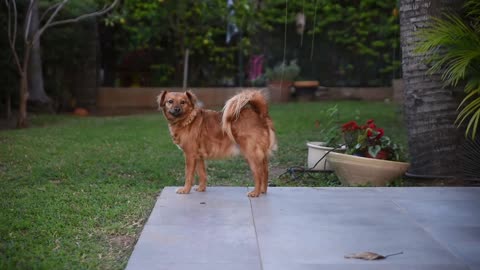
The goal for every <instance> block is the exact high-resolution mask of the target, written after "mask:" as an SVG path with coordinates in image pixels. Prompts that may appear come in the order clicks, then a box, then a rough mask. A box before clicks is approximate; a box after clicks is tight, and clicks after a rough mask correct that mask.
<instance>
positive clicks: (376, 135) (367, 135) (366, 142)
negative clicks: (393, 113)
mask: <svg viewBox="0 0 480 270" xmlns="http://www.w3.org/2000/svg"><path fill="white" fill-rule="evenodd" d="M342 133H343V139H344V140H345V144H346V146H347V153H348V154H351V155H356V156H362V157H368V158H378V159H388V160H399V159H400V151H401V148H400V147H399V146H398V145H397V144H395V143H393V142H392V141H391V140H390V138H389V137H387V136H385V132H384V130H383V128H379V127H377V125H376V124H375V121H374V120H373V119H370V120H368V121H367V123H366V124H365V125H362V126H359V125H358V124H357V122H355V121H350V122H347V123H345V124H343V125H342Z"/></svg>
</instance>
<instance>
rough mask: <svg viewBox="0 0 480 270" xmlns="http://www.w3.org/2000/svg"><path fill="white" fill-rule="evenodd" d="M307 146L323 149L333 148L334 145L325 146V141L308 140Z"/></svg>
mask: <svg viewBox="0 0 480 270" xmlns="http://www.w3.org/2000/svg"><path fill="white" fill-rule="evenodd" d="M307 146H308V147H312V148H315V149H321V150H333V147H330V146H325V142H307Z"/></svg>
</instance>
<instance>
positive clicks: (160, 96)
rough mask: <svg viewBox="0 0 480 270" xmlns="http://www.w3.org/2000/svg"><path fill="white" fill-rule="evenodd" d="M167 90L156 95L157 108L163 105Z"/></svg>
mask: <svg viewBox="0 0 480 270" xmlns="http://www.w3.org/2000/svg"><path fill="white" fill-rule="evenodd" d="M167 93H168V91H162V92H160V95H158V97H157V103H158V108H159V109H162V108H163V107H165V96H166V95H167Z"/></svg>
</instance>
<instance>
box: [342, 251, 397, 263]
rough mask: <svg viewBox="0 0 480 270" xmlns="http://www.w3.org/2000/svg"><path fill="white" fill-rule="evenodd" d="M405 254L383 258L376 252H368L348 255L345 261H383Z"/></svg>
mask: <svg viewBox="0 0 480 270" xmlns="http://www.w3.org/2000/svg"><path fill="white" fill-rule="evenodd" d="M400 254H403V252H399V253H395V254H390V255H387V256H383V255H380V254H377V253H374V252H370V251H366V252H360V253H354V254H351V255H346V256H345V259H362V260H368V261H373V260H383V259H385V258H387V257H390V256H394V255H400Z"/></svg>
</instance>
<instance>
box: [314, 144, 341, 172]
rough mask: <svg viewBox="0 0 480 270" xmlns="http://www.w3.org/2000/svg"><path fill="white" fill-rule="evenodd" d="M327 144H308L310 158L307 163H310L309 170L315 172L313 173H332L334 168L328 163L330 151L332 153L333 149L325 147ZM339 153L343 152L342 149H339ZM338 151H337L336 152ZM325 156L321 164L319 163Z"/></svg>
mask: <svg viewBox="0 0 480 270" xmlns="http://www.w3.org/2000/svg"><path fill="white" fill-rule="evenodd" d="M325 144H326V143H324V142H307V146H308V156H307V161H308V168H309V169H311V170H313V171H331V170H332V167H331V166H330V163H329V162H328V159H327V157H328V156H329V154H328V155H327V156H325V154H327V152H328V151H332V150H333V148H332V147H328V146H325ZM338 150H339V151H342V149H338ZM335 151H337V150H335ZM323 156H325V157H324V158H323V159H322V160H321V161H320V162H318V161H319V160H320V159H321V158H322V157H323ZM317 162H318V164H317V165H316V166H315V164H316V163H317Z"/></svg>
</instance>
